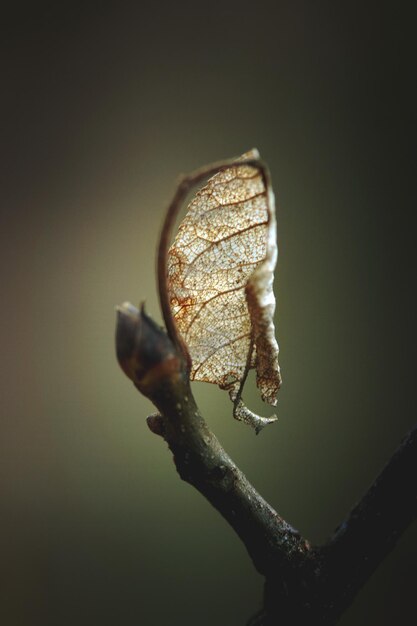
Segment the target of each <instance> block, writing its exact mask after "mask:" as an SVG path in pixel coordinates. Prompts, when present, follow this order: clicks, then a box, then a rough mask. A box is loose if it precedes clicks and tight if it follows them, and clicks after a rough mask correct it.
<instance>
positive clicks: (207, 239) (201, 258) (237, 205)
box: [168, 150, 281, 432]
mask: <svg viewBox="0 0 417 626" xmlns="http://www.w3.org/2000/svg"><path fill="white" fill-rule="evenodd" d="M247 159H259V153H258V151H257V150H252V151H250V152H247V153H246V154H244V155H243V156H242V157H241V159H240V160H242V161H243V162H244V161H245V160H247ZM276 259H277V243H276V222H275V206H274V195H273V192H272V189H271V188H270V185H268V188H265V183H264V177H263V175H262V172H261V170H260V169H259V168H257V167H254V166H253V165H245V164H244V163H242V165H239V166H235V167H230V168H228V169H225V170H223V171H220V172H219V173H217V174H216V175H215V176H213V177H212V178H211V179H210V180H209V181H208V183H207V185H206V186H205V187H203V188H202V189H200V190H199V191H198V192H197V194H196V195H195V197H194V199H193V200H192V201H191V203H190V204H189V206H188V211H187V214H186V216H185V218H184V220H183V222H182V223H181V225H180V227H179V229H178V233H177V236H176V238H175V240H174V243H173V245H172V246H171V248H170V249H169V252H168V290H169V298H170V304H171V309H172V312H173V315H174V318H175V321H176V324H177V327H178V330H179V332H180V334H181V336H182V338H183V340H184V342H185V344H186V346H187V348H188V351H189V354H190V356H191V360H192V366H191V379H192V380H199V381H206V382H210V383H216V384H218V385H219V386H220V387H221V388H222V389H227V390H228V391H229V394H230V397H231V399H232V400H233V403H234V412H233V414H234V416H235V417H236V418H237V419H239V420H243V421H245V422H247V423H249V424H251V425H252V426H254V427H255V428H256V430H257V432H258V431H259V430H260V429H261V428H262V427H263V426H265V425H266V424H268V423H270V422H272V421H275V420H276V417H275V416H272V417H269V418H263V417H260V416H258V415H256V414H255V413H253V412H252V411H250V410H249V409H248V408H247V407H246V406H245V405H244V404H243V402H242V399H241V392H242V387H243V384H244V382H245V379H246V376H247V373H248V370H249V369H253V368H255V369H256V374H257V386H258V388H259V389H260V392H261V396H262V399H263V400H264V401H266V402H268V403H269V404H272V405H275V404H276V397H277V392H278V389H279V387H280V385H281V376H280V369H279V365H278V344H277V342H276V339H275V329H274V323H273V315H274V310H275V298H274V294H273V290H272V282H273V272H274V269H275V264H276Z"/></svg>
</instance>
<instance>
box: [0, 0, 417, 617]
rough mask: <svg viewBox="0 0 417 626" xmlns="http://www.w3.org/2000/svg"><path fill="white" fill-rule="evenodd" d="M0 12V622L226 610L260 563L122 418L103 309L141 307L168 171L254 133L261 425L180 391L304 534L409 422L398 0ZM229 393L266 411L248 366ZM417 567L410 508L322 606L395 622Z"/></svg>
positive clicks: (41, 7) (331, 517)
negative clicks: (376, 555) (263, 365)
mask: <svg viewBox="0 0 417 626" xmlns="http://www.w3.org/2000/svg"><path fill="white" fill-rule="evenodd" d="M2 22H3V35H2V46H3V53H2V55H1V64H2V70H1V71H2V88H1V92H2V95H1V107H2V113H1V133H2V138H1V151H2V153H3V157H2V167H1V179H2V183H1V190H0V194H1V218H2V226H1V236H2V244H1V255H2V261H1V268H0V269H1V273H2V294H3V295H2V306H1V313H0V315H1V333H2V340H1V341H2V344H1V345H2V374H1V378H0V385H1V404H2V408H1V437H0V489H1V501H0V502H1V503H0V507H1V517H0V519H1V526H0V527H1V571H2V574H1V575H2V582H1V587H0V588H1V592H0V593H1V595H2V599H1V602H0V611H1V613H2V614H3V615H2V616H0V621H1V623H2V624H5V625H7V626H35V625H36V626H37V625H38V624H39V625H45V624H48V625H49V624H51V625H53V626H73V625H74V624H76V625H77V626H87V625H88V626H90V625H91V624H100V626H106V625H109V626H110V625H115V624H117V625H118V626H138V625H139V624H146V625H149V626H160V625H165V624H178V625H179V624H181V625H184V626H191V625H195V624H200V625H201V626H213V625H216V626H243V624H244V623H245V620H247V619H248V618H249V616H250V615H251V614H253V613H254V612H255V611H256V610H257V608H258V606H259V605H260V602H261V594H262V579H261V578H260V577H259V576H258V575H257V573H256V572H255V571H254V569H253V567H252V565H251V562H250V560H249V558H248V556H247V554H246V552H245V550H244V548H243V547H242V545H241V544H240V542H239V540H238V539H237V538H236V537H235V536H234V534H233V532H232V531H231V530H230V529H229V528H228V526H227V525H226V523H225V522H223V520H222V519H221V518H220V516H219V515H218V514H217V513H216V512H215V511H214V510H212V509H211V507H210V505H209V504H208V503H206V502H205V501H204V500H203V498H202V497H201V496H200V495H199V494H198V493H197V492H195V491H194V490H193V489H192V488H191V487H189V486H188V485H186V484H184V483H182V482H181V481H180V480H179V479H178V477H177V475H176V473H175V471H174V467H173V464H172V460H171V456H170V453H169V452H168V451H167V449H166V447H165V445H164V444H163V442H162V441H161V440H160V439H159V438H158V437H155V436H154V435H152V434H151V433H150V431H149V430H148V429H147V427H146V423H145V417H146V415H147V414H148V413H149V412H151V411H152V410H153V409H152V406H151V405H150V403H149V402H148V401H147V400H146V399H144V398H143V397H141V396H140V395H139V394H138V393H137V392H136V390H135V389H134V387H133V386H132V385H131V384H130V382H129V381H128V380H127V379H126V378H125V377H124V376H123V374H122V373H121V371H120V370H119V368H118V366H117V363H116V359H115V356H114V345H113V344H114V339H113V336H114V325H115V312H114V307H115V305H116V304H118V303H120V302H122V301H124V300H126V299H129V300H131V301H132V302H134V303H136V304H137V303H139V301H141V300H146V303H147V309H148V311H149V312H150V313H152V315H153V316H154V317H155V319H157V320H160V314H159V310H158V302H157V296H156V287H155V276H154V256H155V246H156V241H157V237H158V233H159V228H160V225H161V221H162V218H163V215H164V210H165V208H166V206H167V203H168V201H169V199H170V197H171V194H172V193H173V190H174V188H175V183H176V180H177V177H178V175H179V174H180V173H181V172H187V171H189V170H192V169H194V168H196V167H199V166H201V165H203V164H206V163H209V162H211V161H213V160H218V159H221V158H226V157H232V156H235V155H238V154H240V153H241V152H243V151H245V150H247V149H249V148H251V147H253V146H256V147H258V148H259V150H260V151H261V154H262V155H263V157H264V158H265V160H266V161H267V162H268V164H269V166H270V169H271V172H272V177H273V182H274V186H275V189H276V193H277V198H278V229H279V232H278V235H279V246H280V257H279V264H278V271H277V276H276V293H277V298H278V309H277V334H278V339H279V343H280V347H281V365H282V371H283V378H284V384H283V387H282V389H281V392H280V398H279V406H278V415H279V418H280V419H279V422H278V424H276V425H274V426H271V427H270V428H268V429H266V430H265V431H263V432H262V434H261V435H260V436H259V437H255V436H254V434H253V432H252V431H250V429H249V428H247V427H246V426H244V425H242V424H238V423H236V422H234V420H233V419H232V417H231V406H230V404H229V402H228V399H227V398H226V397H225V394H224V393H222V392H220V391H219V390H217V389H216V388H215V387H213V386H210V385H207V386H204V385H203V384H195V385H194V387H193V389H194V390H195V394H196V396H197V398H198V401H199V402H200V405H201V408H202V410H203V412H204V414H205V416H206V418H207V420H208V422H209V424H210V426H211V427H212V428H213V430H214V431H215V433H216V434H217V435H218V437H219V438H220V440H221V441H222V443H223V444H224V445H225V447H226V449H227V450H228V451H229V452H230V454H231V455H232V456H233V458H234V459H235V460H236V462H237V463H238V464H239V465H240V467H241V468H242V469H243V470H244V471H245V473H246V474H247V475H248V477H249V478H250V480H251V481H252V482H253V483H254V484H255V486H256V487H257V488H258V489H259V490H260V492H261V493H262V494H263V495H264V496H265V497H266V498H267V499H268V500H269V501H270V502H271V503H272V504H273V505H274V506H275V507H276V508H277V509H278V511H279V512H280V513H281V515H283V516H284V517H285V518H286V519H287V520H288V521H289V522H290V523H292V524H293V525H294V526H295V527H297V528H298V529H299V530H300V531H301V532H302V533H303V534H304V535H305V536H307V537H309V538H310V539H311V541H313V542H320V541H323V540H325V538H326V537H327V536H328V535H329V534H330V533H331V532H332V530H333V529H334V527H335V526H336V525H337V524H338V523H339V522H340V521H341V520H342V519H343V517H344V516H345V515H346V514H347V512H348V511H349V509H350V508H351V506H352V505H353V503H354V502H355V501H356V500H357V499H358V498H359V497H360V496H361V495H362V493H363V492H364V490H365V489H366V488H367V487H368V485H369V484H370V483H371V482H372V480H373V479H374V477H375V475H376V474H377V473H378V471H379V470H380V468H381V467H382V466H383V465H384V463H385V462H386V461H387V460H388V458H389V457H390V455H391V453H392V452H393V451H394V449H395V448H396V446H397V445H398V443H399V441H400V440H401V438H402V436H403V435H404V434H405V432H406V431H407V430H408V429H409V428H410V427H411V426H412V424H413V422H414V420H415V360H414V354H413V352H414V345H415V332H414V325H415V307H414V295H415V293H414V292H415V261H414V254H415V232H414V231H413V230H412V228H411V224H412V217H413V214H414V211H415V203H414V201H413V194H414V187H415V175H414V178H413V176H412V171H411V163H412V161H411V159H410V149H411V147H412V145H414V144H413V140H412V138H411V127H412V125H411V122H412V116H413V113H414V107H415V103H414V102H413V100H412V95H413V94H412V91H413V89H412V85H413V83H414V80H415V71H414V62H413V55H412V49H411V41H412V39H411V35H412V33H411V28H409V25H411V24H412V20H411V16H407V15H406V14H404V4H402V6H401V11H400V9H397V11H395V10H394V9H393V7H390V8H384V5H383V3H381V4H380V3H363V2H362V3H359V2H338V3H335V2H319V3H315V2H308V1H307V0H299V1H295V2H290V1H283V2H280V1H276V2H272V1H267V0H259V1H258V2H256V3H254V2H247V1H245V0H240V1H239V2H236V1H226V0H225V1H224V2H221V3H220V2H216V1H213V2H211V3H208V2H198V1H194V2H191V1H184V0H178V1H177V2H172V3H168V2H162V3H153V4H152V3H146V4H142V3H140V2H117V3H116V2H102V3H100V4H96V5H94V4H92V3H89V2H86V3H83V4H81V3H80V4H77V3H74V2H66V1H63V2H59V3H56V2H42V1H39V2H36V3H35V2H34V3H29V4H27V5H23V4H22V3H15V6H6V7H5V8H3V9H2ZM245 397H246V399H247V402H248V404H249V405H250V406H251V407H253V408H254V409H255V410H257V409H258V410H259V411H262V410H265V409H264V407H262V406H261V403H260V402H259V400H258V395H257V392H256V390H255V388H254V384H253V379H252V381H250V383H249V384H248V386H247V391H246V396H245ZM415 479H416V477H411V476H410V482H411V481H415ZM404 488H407V485H404ZM416 564H417V528H416V526H415V525H414V527H413V528H411V529H410V530H409V531H408V532H407V533H406V534H405V535H404V536H403V537H402V539H401V540H400V541H399V543H398V545H397V547H396V549H395V550H394V552H393V553H392V554H391V555H390V556H389V558H387V559H386V561H385V562H384V564H383V565H382V566H381V567H380V568H379V569H378V571H377V572H376V573H375V575H374V576H373V578H372V579H371V580H370V582H369V583H368V584H367V585H366V586H365V587H364V589H363V591H362V592H361V594H360V595H359V596H358V598H357V600H356V601H355V603H354V605H353V606H352V607H351V609H350V610H349V611H348V612H347V613H346V615H345V616H344V618H343V619H342V621H341V622H340V623H341V626H350V625H353V624H354V625H356V626H361V625H365V624H366V625H368V624H379V625H381V626H383V625H388V624H393V623H401V624H411V623H415V622H414V619H413V617H411V616H410V615H409V614H410V613H411V612H415V605H414V596H415V590H416V588H417V574H416V572H417V568H416Z"/></svg>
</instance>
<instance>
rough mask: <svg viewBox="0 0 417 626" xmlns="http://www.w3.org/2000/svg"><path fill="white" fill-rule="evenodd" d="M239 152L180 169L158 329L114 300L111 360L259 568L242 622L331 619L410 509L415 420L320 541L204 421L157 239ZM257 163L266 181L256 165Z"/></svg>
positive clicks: (260, 625)
mask: <svg viewBox="0 0 417 626" xmlns="http://www.w3.org/2000/svg"><path fill="white" fill-rule="evenodd" d="M237 163H239V164H241V162H236V161H225V162H222V163H218V164H215V165H212V166H209V167H206V168H203V169H201V170H197V171H196V172H194V173H193V174H191V175H189V176H187V177H185V178H183V180H182V181H181V182H180V184H179V186H178V189H177V192H176V194H175V196H174V199H173V200H172V202H171V205H170V207H169V209H168V212H167V215H166V218H165V221H164V225H163V228H162V233H161V238H160V244H159V248H158V285H159V296H160V303H161V309H162V314H163V317H164V321H165V325H166V328H167V333H168V334H167V333H166V332H165V331H164V330H163V329H161V328H159V327H158V326H157V325H156V324H155V323H154V322H153V321H152V320H151V318H149V317H148V316H147V315H146V313H145V311H144V309H143V307H142V308H141V310H140V311H139V310H138V309H136V308H135V307H133V306H132V305H131V304H129V303H125V304H123V305H122V306H120V307H118V323H117V332H116V349H117V357H118V360H119V363H120V365H121V367H122V369H123V371H124V372H125V374H126V375H127V376H128V377H129V378H130V379H131V380H132V381H133V383H134V384H135V386H136V387H137V388H138V389H139V391H141V393H143V394H144V395H145V396H147V397H148V398H149V399H150V400H151V401H152V402H153V403H154V404H155V406H156V407H157V408H158V410H159V413H158V414H154V415H151V416H149V417H148V419H147V423H148V426H149V428H150V430H151V431H152V432H153V433H155V434H157V435H159V436H161V437H163V439H164V440H165V441H166V442H167V444H168V446H169V448H170V450H171V451H172V453H173V456H174V461H175V464H176V467H177V470H178V473H179V475H180V476H181V478H182V479H183V480H185V481H186V482H188V483H190V484H191V485H193V486H194V487H195V488H196V489H198V491H200V493H201V494H202V495H204V496H205V498H207V500H208V501H209V502H210V503H211V504H212V505H213V506H214V507H215V508H216V509H217V510H218V511H219V513H220V514H221V515H222V516H223V517H224V518H225V519H226V520H227V521H228V523H229V524H230V525H231V526H232V528H233V529H234V530H235V532H236V533H237V534H238V535H239V537H240V538H241V540H242V541H243V543H244V545H245V546H246V549H247V550H248V552H249V555H250V556H251V558H252V561H253V563H254V565H255V567H256V569H257V570H258V572H260V573H261V574H263V575H264V576H265V579H266V581H265V595H264V607H263V609H262V611H261V612H260V613H258V614H257V615H256V616H255V617H254V618H252V620H251V621H250V625H251V626H255V625H256V626H272V625H275V624H278V623H279V624H284V625H286V626H288V625H290V624H304V623H308V624H309V626H331V625H332V624H335V623H336V622H337V620H338V618H339V617H340V615H341V614H342V613H343V611H344V610H345V609H346V608H347V606H348V605H349V604H350V603H351V601H352V600H353V598H354V596H355V595H356V593H357V592H358V591H359V589H360V588H361V587H362V585H363V584H364V583H365V582H366V580H367V579H368V578H369V577H370V576H371V574H372V572H373V571H374V570H375V568H376V567H377V566H378V564H379V563H380V562H381V561H382V559H383V558H384V557H385V556H386V554H388V552H389V551H390V550H391V549H392V548H393V547H394V545H395V543H396V541H397V539H398V538H399V536H400V535H401V533H402V532H403V531H404V530H405V529H406V528H407V526H408V525H409V524H410V523H411V522H412V521H413V520H414V519H415V518H416V517H417V427H415V428H414V430H413V431H412V432H411V433H410V434H409V435H408V437H406V438H405V439H404V441H403V443H402V444H401V446H400V447H399V448H398V450H397V452H396V453H395V454H394V455H393V457H392V458H391V460H390V461H389V462H388V464H387V466H386V467H385V469H384V470H383V471H382V473H381V474H380V476H379V477H378V478H377V480H376V481H375V482H374V484H373V485H372V487H371V488H370V489H369V491H368V492H367V493H366V494H365V496H364V497H363V498H362V500H361V501H360V502H359V504H357V505H356V506H355V508H354V509H353V510H352V512H351V513H350V514H349V516H348V517H347V519H346V520H345V522H343V524H341V525H340V526H339V527H338V528H337V529H336V531H335V533H334V535H333V537H332V538H331V539H330V540H329V541H328V542H327V543H326V544H325V545H323V546H317V547H311V546H310V544H309V542H308V541H307V540H306V539H304V538H303V537H301V536H300V534H299V533H298V532H297V531H296V530H295V529H294V528H292V527H291V526H290V524H288V522H286V521H285V520H284V519H283V518H282V517H280V515H279V514H278V513H277V512H276V511H275V510H274V509H273V508H272V507H271V506H270V505H269V504H268V503H267V502H266V501H265V500H264V499H263V498H262V496H260V495H259V493H258V492H257V491H256V490H255V489H254V487H253V486H252V485H251V484H250V483H249V481H248V480H247V478H246V477H245V476H244V474H243V473H242V472H241V471H240V469H239V468H238V467H237V466H236V464H235V463H234V462H233V461H232V459H231V458H230V457H229V456H228V455H227V453H226V452H225V450H224V449H223V448H222V447H221V445H220V443H219V441H218V440H217V438H216V437H215V436H214V434H213V433H212V432H211V431H210V430H209V428H208V427H207V424H206V423H205V421H204V419H203V417H202V416H201V414H200V412H199V410H198V407H197V405H196V403H195V400H194V398H193V395H192V393H191V389H190V382H189V373H190V366H191V360H190V356H189V354H188V350H187V346H186V345H185V344H184V342H183V340H182V338H181V336H180V335H179V333H178V330H177V327H176V324H175V320H174V318H173V315H172V311H171V308H170V302H169V295H168V289H167V249H168V245H169V242H170V239H171V234H172V228H173V225H174V222H175V218H176V216H177V214H178V211H179V208H180V206H181V204H182V201H183V200H184V199H185V197H186V195H187V193H188V191H189V189H190V187H191V186H192V185H193V184H195V183H196V182H199V181H201V180H202V179H203V178H205V177H207V176H209V175H211V174H213V173H215V172H217V171H219V170H220V169H224V168H226V167H231V166H233V165H236V164H237ZM245 164H246V165H254V166H256V167H258V168H259V170H260V172H261V174H262V177H263V180H264V185H265V188H269V187H270V181H269V174H268V170H267V168H266V166H265V165H264V164H263V163H262V162H261V161H259V160H258V159H255V160H246V161H245Z"/></svg>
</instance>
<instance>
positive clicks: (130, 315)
mask: <svg viewBox="0 0 417 626" xmlns="http://www.w3.org/2000/svg"><path fill="white" fill-rule="evenodd" d="M116 310H117V326H116V354H117V360H118V361H119V365H120V367H121V368H122V370H123V371H124V373H125V374H126V376H127V377H128V378H130V379H131V380H132V381H133V383H134V384H135V386H136V387H137V388H138V389H139V391H141V392H142V393H143V394H144V395H145V396H148V397H149V398H150V399H152V398H153V396H154V395H155V394H157V393H158V392H159V393H160V392H161V391H162V390H163V386H165V385H166V383H167V382H169V381H170V382H171V383H174V384H175V381H176V380H177V379H178V378H179V377H180V376H181V375H182V372H183V368H182V361H181V358H180V357H179V355H178V353H177V351H176V349H175V348H174V345H173V344H172V342H171V340H170V339H169V337H168V336H167V334H166V333H165V332H164V330H163V329H162V328H160V327H159V326H158V325H157V324H156V323H155V322H154V321H153V320H152V319H151V318H150V317H149V316H148V315H147V314H146V313H145V310H144V307H143V305H142V306H141V308H140V310H139V309H137V308H136V307H134V306H133V305H132V304H130V303H129V302H124V303H123V304H122V305H121V306H118V307H117V309H116Z"/></svg>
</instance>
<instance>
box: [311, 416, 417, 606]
mask: <svg viewBox="0 0 417 626" xmlns="http://www.w3.org/2000/svg"><path fill="white" fill-rule="evenodd" d="M416 518H417V425H416V426H415V427H414V428H413V429H412V430H411V431H410V433H408V435H407V436H406V437H405V438H404V439H403V441H402V442H401V444H400V446H399V447H398V449H397V450H396V452H395V453H394V454H393V456H392V457H391V459H390V460H389V461H388V463H387V465H386V466H385V467H384V469H383V470H382V472H381V474H380V475H379V476H378V478H377V479H376V480H375V482H374V483H373V484H372V486H371V487H370V489H369V490H368V491H367V492H366V493H365V495H364V496H363V498H362V499H361V500H360V502H359V503H358V504H357V505H356V506H355V507H354V508H353V509H352V511H351V512H350V513H349V515H348V517H347V518H346V520H345V521H344V522H343V523H342V524H341V525H340V526H339V527H338V528H337V529H336V531H335V533H334V535H333V537H332V538H331V539H330V541H329V542H328V543H327V544H326V545H325V546H323V547H322V548H321V549H320V550H318V551H317V557H318V558H320V560H321V561H322V562H323V563H324V567H325V574H324V578H325V583H326V585H327V586H328V589H329V595H331V596H332V598H333V602H335V601H336V605H337V611H338V612H339V614H341V613H342V612H343V611H344V610H345V608H347V606H349V604H350V603H351V601H352V600H353V598H354V596H355V595H356V593H357V592H358V591H359V590H360V589H361V587H362V586H363V585H364V583H365V582H366V581H367V580H368V578H369V577H370V576H371V575H372V573H373V572H374V571H375V569H376V568H377V567H378V565H379V564H380V563H381V561H382V560H383V559H384V558H385V556H387V554H388V553H389V552H390V551H391V550H392V549H393V548H394V546H395V544H396V542H397V541H398V539H399V538H400V536H401V535H402V533H403V532H404V531H405V530H406V529H407V528H408V526H409V525H410V524H411V523H412V522H413V520H414V519H416Z"/></svg>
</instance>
